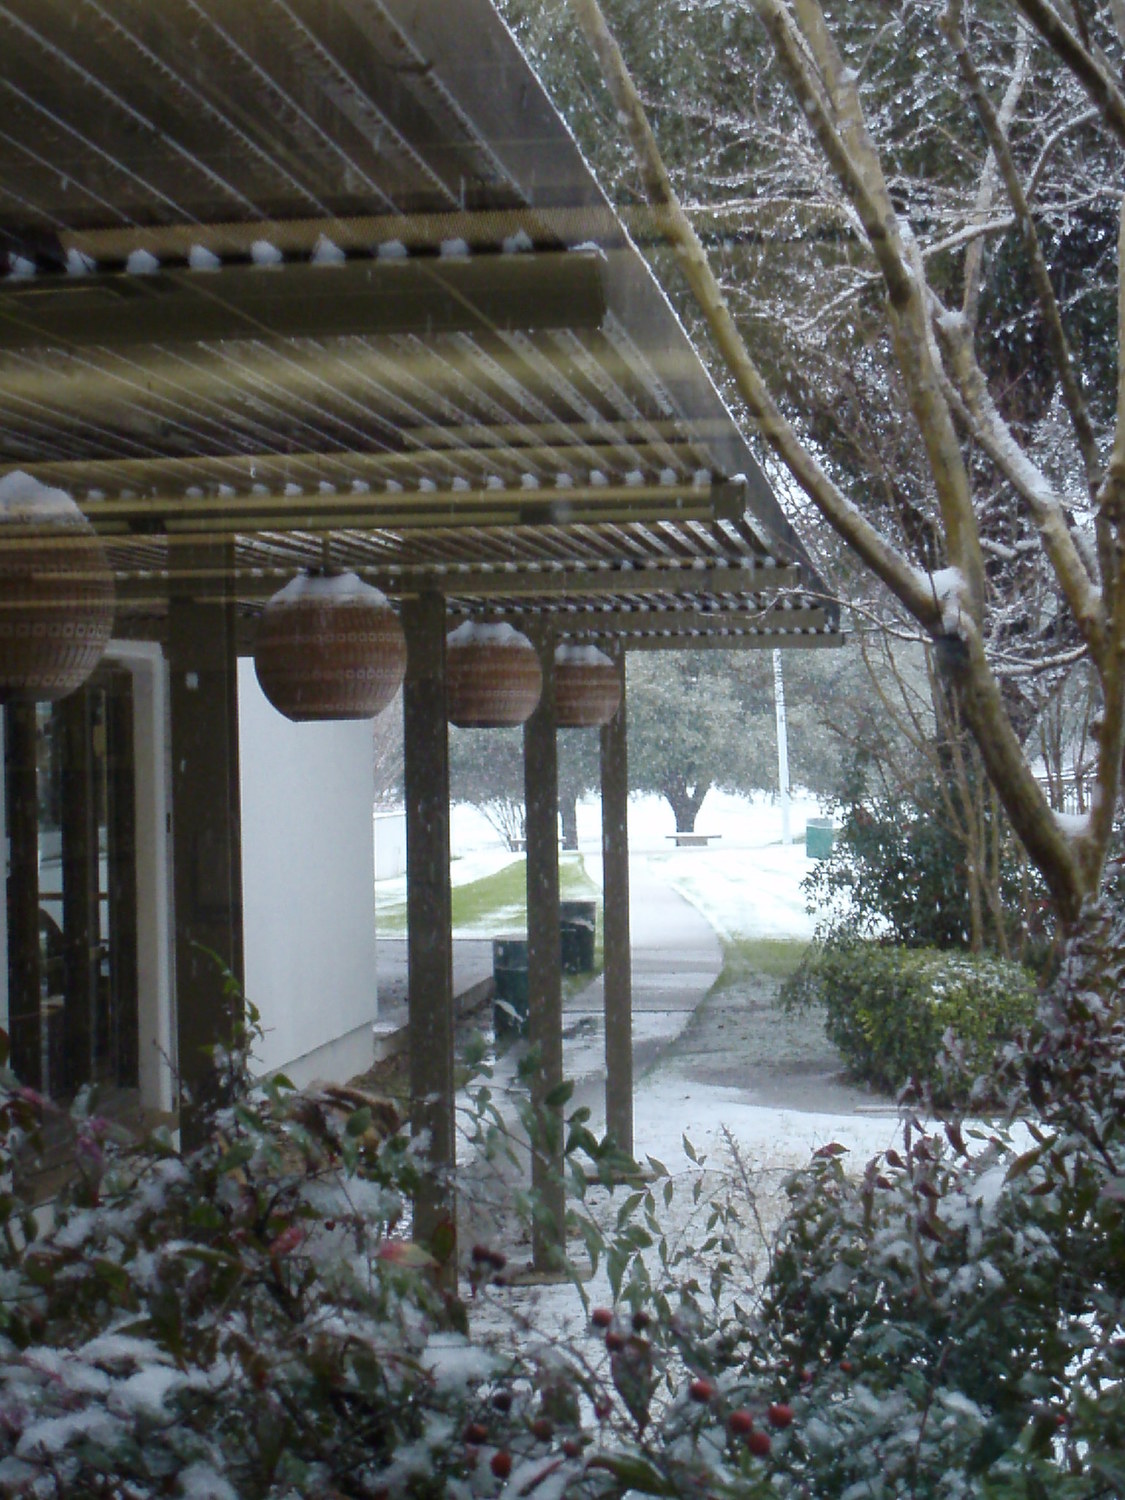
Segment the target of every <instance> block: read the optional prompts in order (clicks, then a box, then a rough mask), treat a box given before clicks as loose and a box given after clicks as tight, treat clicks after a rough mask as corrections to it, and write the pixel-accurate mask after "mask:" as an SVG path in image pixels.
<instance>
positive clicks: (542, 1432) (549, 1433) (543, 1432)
mask: <svg viewBox="0 0 1125 1500" xmlns="http://www.w3.org/2000/svg"><path fill="white" fill-rule="evenodd" d="M531 1435H532V1437H533V1438H535V1439H536V1440H537V1441H538V1442H540V1443H549V1442H550V1441H551V1439H552V1438H553V1437H554V1435H555V1424H554V1423H553V1422H552V1421H551V1419H550V1417H536V1418H535V1420H534V1422H532V1424H531Z"/></svg>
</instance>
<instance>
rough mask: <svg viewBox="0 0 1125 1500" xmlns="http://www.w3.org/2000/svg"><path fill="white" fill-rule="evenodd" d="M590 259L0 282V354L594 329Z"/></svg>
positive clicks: (527, 257)
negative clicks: (241, 341) (241, 340)
mask: <svg viewBox="0 0 1125 1500" xmlns="http://www.w3.org/2000/svg"><path fill="white" fill-rule="evenodd" d="M604 317H605V294H604V291H603V289H602V280H601V265H600V259H599V257H598V256H597V255H595V254H594V253H592V252H588V251H573V252H571V251H544V252H540V253H536V254H523V255H478V256H466V257H457V256H445V257H441V256H415V257H407V258H405V259H371V258H369V257H368V258H364V259H362V260H354V261H353V260H349V261H343V262H340V263H338V264H326V265H317V264H313V263H310V262H308V261H294V262H285V263H283V264H278V265H276V266H271V265H242V264H236V265H229V264H227V265H223V266H222V267H221V268H220V269H216V270H213V271H204V270H199V271H192V270H165V269H163V268H160V269H156V270H153V271H152V272H151V273H147V274H136V273H130V272H128V271H112V272H104V273H103V272H96V271H94V272H90V273H89V274H88V275H85V276H68V275H57V274H56V275H43V276H39V275H36V276H25V277H11V276H10V277H8V278H6V279H5V280H3V281H0V349H40V348H43V347H50V346H52V345H55V346H57V347H62V348H69V349H76V348H77V349H84V348H97V349H122V348H134V347H143V346H145V345H152V344H156V345H161V346H167V345H169V344H181V343H186V344H199V343H207V342H213V341H219V340H227V339H237V338H245V339H260V338H264V337H265V338H309V339H324V338H333V337H337V338H354V337H356V336H373V335H379V334H384V335H385V334H408V333H416V332H417V331H418V329H419V328H424V329H426V330H427V332H428V333H429V334H430V335H433V334H440V333H464V332H470V333H477V332H480V331H481V330H482V329H484V330H490V329H519V330H521V331H524V332H527V331H533V330H536V329H546V328H567V329H573V328H587V329H589V328H598V327H600V326H601V323H602V320H603V319H604Z"/></svg>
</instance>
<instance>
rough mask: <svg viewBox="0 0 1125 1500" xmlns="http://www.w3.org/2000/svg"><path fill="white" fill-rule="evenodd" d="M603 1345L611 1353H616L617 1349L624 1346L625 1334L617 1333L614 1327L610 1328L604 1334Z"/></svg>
mask: <svg viewBox="0 0 1125 1500" xmlns="http://www.w3.org/2000/svg"><path fill="white" fill-rule="evenodd" d="M605 1346H606V1348H607V1349H608V1350H609V1352H610V1353H611V1354H616V1353H617V1351H618V1349H624V1347H625V1335H624V1334H623V1333H618V1331H617V1329H616V1328H610V1329H609V1330H608V1331H607V1333H606V1336H605Z"/></svg>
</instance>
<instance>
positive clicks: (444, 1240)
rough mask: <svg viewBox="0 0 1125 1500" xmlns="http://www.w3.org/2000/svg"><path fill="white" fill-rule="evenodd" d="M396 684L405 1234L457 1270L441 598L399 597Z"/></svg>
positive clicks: (450, 1277)
mask: <svg viewBox="0 0 1125 1500" xmlns="http://www.w3.org/2000/svg"><path fill="white" fill-rule="evenodd" d="M402 623H403V628H404V630H405V632H406V681H405V682H404V684H403V690H402V711H403V746H404V751H405V767H404V770H405V775H404V782H405V793H406V920H407V973H408V989H409V997H410V998H409V1006H410V1015H409V1040H410V1124H411V1129H412V1131H413V1132H414V1134H415V1135H419V1134H421V1133H423V1132H425V1133H426V1134H427V1135H428V1137H429V1146H428V1149H427V1157H428V1161H429V1165H430V1172H429V1174H428V1175H427V1177H426V1179H425V1181H424V1182H423V1183H422V1185H421V1187H420V1188H419V1190H418V1193H417V1195H416V1196H415V1200H414V1237H415V1239H417V1240H418V1241H419V1242H420V1243H422V1244H424V1245H425V1246H426V1247H427V1248H428V1249H429V1250H430V1252H431V1253H432V1254H433V1255H434V1256H435V1257H436V1259H437V1260H438V1262H439V1265H440V1266H441V1273H440V1279H441V1281H442V1282H443V1284H445V1285H446V1286H455V1285H456V1279H457V1193H456V1186H455V1183H454V1168H455V1167H456V1164H457V1147H456V1129H455V1101H454V1085H453V938H452V924H453V914H452V901H451V895H450V885H449V730H448V727H447V723H446V704H445V626H446V620H445V600H444V598H443V597H442V596H441V595H440V594H435V593H428V594H423V595H422V596H421V597H420V598H417V599H407V600H406V601H404V603H403V608H402Z"/></svg>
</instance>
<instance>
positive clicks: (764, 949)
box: [716, 938, 808, 990]
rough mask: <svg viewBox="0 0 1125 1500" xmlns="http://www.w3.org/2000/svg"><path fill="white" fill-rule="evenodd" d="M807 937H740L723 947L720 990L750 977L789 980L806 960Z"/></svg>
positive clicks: (719, 979)
mask: <svg viewBox="0 0 1125 1500" xmlns="http://www.w3.org/2000/svg"><path fill="white" fill-rule="evenodd" d="M807 947H808V943H807V942H806V941H805V939H804V938H737V939H734V940H733V941H731V942H725V943H724V944H723V972H722V973H721V974H720V975H719V978H718V981H717V984H716V988H717V989H721V990H723V989H728V988H729V987H730V986H731V985H734V984H738V983H739V981H740V980H742V979H744V978H746V977H747V976H748V975H752V974H753V975H762V974H765V975H768V976H769V977H770V978H772V979H788V977H789V975H790V974H792V973H793V971H794V970H795V969H796V967H797V965H798V964H799V963H800V962H801V959H802V958H803V957H804V954H805V949H806V948H807Z"/></svg>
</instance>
